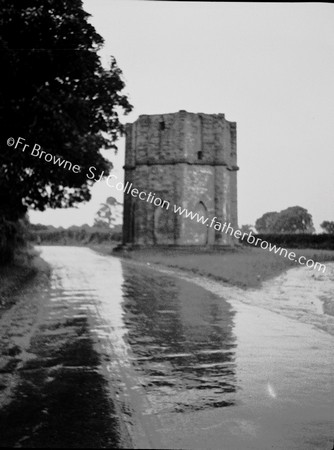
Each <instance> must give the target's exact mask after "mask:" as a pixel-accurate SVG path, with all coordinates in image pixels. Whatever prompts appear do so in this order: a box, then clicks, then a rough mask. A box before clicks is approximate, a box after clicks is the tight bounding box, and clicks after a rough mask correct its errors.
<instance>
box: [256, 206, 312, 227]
mask: <svg viewBox="0 0 334 450" xmlns="http://www.w3.org/2000/svg"><path fill="white" fill-rule="evenodd" d="M255 226H256V230H257V231H258V233H314V231H315V229H314V226H313V220H312V216H311V214H309V212H308V211H307V210H306V209H305V208H302V207H301V206H291V207H289V208H287V209H284V210H282V211H280V212H279V213H277V212H269V213H266V214H264V215H263V216H262V217H260V219H258V220H257V221H256V224H255Z"/></svg>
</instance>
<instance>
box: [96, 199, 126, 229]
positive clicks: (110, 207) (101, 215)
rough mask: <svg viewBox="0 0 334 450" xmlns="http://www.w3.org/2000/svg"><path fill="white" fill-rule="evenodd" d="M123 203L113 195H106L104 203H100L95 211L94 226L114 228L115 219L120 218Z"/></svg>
mask: <svg viewBox="0 0 334 450" xmlns="http://www.w3.org/2000/svg"><path fill="white" fill-rule="evenodd" d="M122 211H123V204H122V203H120V202H119V201H117V200H116V199H115V198H114V197H108V198H107V200H106V201H105V203H102V204H101V207H100V209H99V210H98V211H97V213H96V217H95V220H94V226H98V227H101V228H114V226H115V224H116V222H117V221H120V220H121V217H122Z"/></svg>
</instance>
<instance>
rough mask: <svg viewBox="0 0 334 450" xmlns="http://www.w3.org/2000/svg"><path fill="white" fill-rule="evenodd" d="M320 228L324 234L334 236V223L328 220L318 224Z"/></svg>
mask: <svg viewBox="0 0 334 450" xmlns="http://www.w3.org/2000/svg"><path fill="white" fill-rule="evenodd" d="M320 226H321V228H322V229H323V230H324V231H325V233H328V234H334V222H333V221H332V222H330V221H328V220H324V221H323V222H322V223H321V224H320Z"/></svg>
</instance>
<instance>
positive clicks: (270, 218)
mask: <svg viewBox="0 0 334 450" xmlns="http://www.w3.org/2000/svg"><path fill="white" fill-rule="evenodd" d="M278 214H279V213H278V212H275V211H273V212H267V213H265V214H263V216H262V217H260V218H259V219H257V221H256V222H255V228H256V231H257V232H258V233H272V232H273V227H274V223H275V221H276V219H277V216H278Z"/></svg>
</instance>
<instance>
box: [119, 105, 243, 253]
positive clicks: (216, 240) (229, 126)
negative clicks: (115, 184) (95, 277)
mask: <svg viewBox="0 0 334 450" xmlns="http://www.w3.org/2000/svg"><path fill="white" fill-rule="evenodd" d="M124 170H125V183H126V182H128V183H129V184H131V183H132V186H133V187H134V188H136V189H138V191H145V192H146V193H151V195H152V197H151V198H156V197H158V198H160V199H163V200H166V201H168V202H169V204H170V207H169V208H162V207H160V206H159V205H158V206H157V202H156V204H154V202H149V201H143V200H141V199H139V198H138V197H137V198H136V197H134V196H132V195H129V194H125V195H124V218H123V219H124V220H123V241H124V243H125V244H127V243H133V244H139V245H159V244H161V245H226V244H230V243H231V242H232V239H231V237H230V236H229V235H227V234H224V233H221V232H220V231H217V230H215V229H214V228H212V227H208V226H205V225H203V224H199V223H197V221H196V220H191V219H189V218H186V217H185V216H184V215H180V214H178V213H175V207H181V208H187V210H188V211H192V212H194V213H196V212H198V214H199V215H202V216H205V217H210V218H213V217H216V220H217V221H220V222H221V223H224V222H226V223H230V224H231V226H232V227H234V228H237V221H238V220H237V170H238V167H237V146H236V123H235V122H229V121H227V120H226V119H225V116H224V114H203V113H199V114H194V113H188V112H186V111H179V112H177V113H173V114H157V115H141V116H139V118H138V120H136V121H135V122H134V123H132V124H127V125H126V151H125V166H124ZM146 199H147V197H146ZM174 205H175V206H174Z"/></svg>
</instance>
